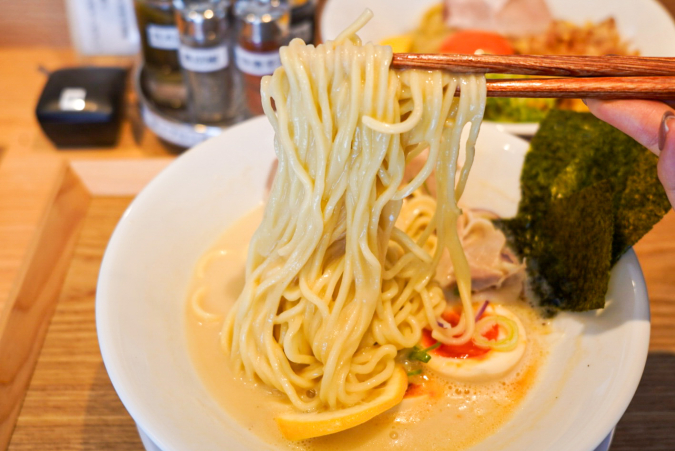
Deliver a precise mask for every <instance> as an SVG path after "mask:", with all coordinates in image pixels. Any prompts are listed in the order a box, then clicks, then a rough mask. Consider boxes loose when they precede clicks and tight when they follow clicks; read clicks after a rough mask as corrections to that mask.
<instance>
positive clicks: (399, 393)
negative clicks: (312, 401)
mask: <svg viewBox="0 0 675 451" xmlns="http://www.w3.org/2000/svg"><path fill="white" fill-rule="evenodd" d="M406 388H408V375H407V374H406V372H405V370H404V369H403V368H401V367H398V366H397V367H396V368H395V369H394V374H393V375H392V376H391V378H390V379H389V380H388V381H387V382H386V383H385V384H384V385H383V386H382V387H381V388H377V389H375V390H374V391H375V395H374V397H371V398H370V400H369V401H366V402H362V403H360V404H357V405H355V406H352V407H348V408H346V409H341V410H332V411H327V412H321V413H289V414H286V415H281V416H279V417H277V418H275V419H274V421H276V422H277V426H279V430H281V434H282V435H283V436H284V437H285V438H286V439H288V440H305V439H308V438H312V437H320V436H322V435H328V434H333V433H335V432H340V431H344V430H345V429H349V428H353V427H354V426H358V425H359V424H361V423H365V422H366V421H368V420H370V419H371V418H373V417H375V416H377V415H379V414H381V413H382V412H384V411H386V410H389V409H391V408H392V407H394V406H395V405H397V404H398V403H400V402H401V400H402V399H403V395H404V394H405V391H406Z"/></svg>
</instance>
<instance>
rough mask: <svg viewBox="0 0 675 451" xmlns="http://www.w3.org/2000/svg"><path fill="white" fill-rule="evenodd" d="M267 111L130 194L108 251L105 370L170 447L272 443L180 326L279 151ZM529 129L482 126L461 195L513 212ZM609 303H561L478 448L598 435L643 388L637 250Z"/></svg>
mask: <svg viewBox="0 0 675 451" xmlns="http://www.w3.org/2000/svg"><path fill="white" fill-rule="evenodd" d="M272 138H273V134H272V130H271V127H270V126H269V124H268V123H267V121H266V118H264V117H260V118H256V119H253V120H251V121H248V122H245V123H243V124H242V125H239V126H236V127H233V128H231V129H229V130H227V131H225V132H224V133H223V134H222V135H221V136H219V137H217V138H214V139H212V140H209V141H207V142H205V143H203V144H200V145H198V146H197V147H196V148H194V149H192V150H190V151H189V152H187V153H185V154H184V155H182V156H181V157H179V158H178V159H177V160H176V161H175V162H174V163H172V164H171V165H170V166H168V167H167V168H166V169H165V170H164V171H163V172H162V173H161V174H160V175H159V176H158V177H157V178H156V179H154V180H153V181H152V182H151V183H150V184H149V185H148V186H147V187H146V188H145V189H144V190H143V192H141V194H140V195H139V196H138V197H137V198H136V199H135V200H134V201H133V202H132V204H131V206H130V207H129V209H128V210H127V212H126V213H125V214H124V216H123V217H122V219H121V221H120V223H119V225H118V226H117V228H116V230H115V232H114V234H113V236H112V238H111V240H110V243H109V245H108V248H107V250H106V253H105V257H104V259H103V263H102V266H101V272H100V276H99V283H98V289H97V295H96V324H97V330H98V337H99V343H100V346H101V353H102V355H103V360H104V362H105V365H106V368H107V370H108V374H109V375H110V379H111V380H112V383H113V385H114V387H115V389H116V390H117V393H118V395H119V397H120V399H121V400H122V402H123V403H124V405H125V407H126V408H127V410H128V411H129V413H130V414H131V416H132V417H133V418H134V420H135V421H136V422H137V424H138V426H139V428H140V429H142V430H143V431H144V433H145V434H146V435H147V437H146V438H147V440H148V442H147V443H150V441H152V442H153V443H154V444H156V446H157V447H158V448H159V449H161V450H163V451H184V450H192V449H194V450H200V451H208V450H222V449H228V450H244V449H269V446H266V445H265V444H264V443H262V442H261V441H260V439H258V438H257V437H255V436H252V435H251V434H250V433H249V432H248V431H247V430H245V429H243V428H241V427H240V426H239V425H238V424H237V423H236V422H235V421H234V420H233V419H232V418H231V417H230V416H229V415H228V414H227V412H226V411H224V410H223V409H222V408H221V407H220V406H219V405H218V404H217V402H216V401H215V400H214V399H213V398H212V397H211V396H210V395H209V393H208V391H207V389H206V388H205V386H204V385H203V383H202V382H201V380H200V379H199V377H198V375H197V373H196V371H195V369H194V368H193V365H192V361H191V358H190V356H189V354H188V347H187V342H186V337H185V318H184V312H185V309H186V296H187V289H188V284H189V282H190V279H191V277H192V274H193V269H194V266H195V264H196V262H197V260H198V258H199V257H200V256H201V255H202V254H203V253H204V252H205V251H206V250H207V249H208V248H209V247H210V246H211V245H212V243H213V242H214V241H215V240H216V239H217V238H218V237H219V235H220V234H221V233H222V231H223V230H224V229H226V228H227V227H228V225H230V224H232V222H233V221H234V220H236V219H237V218H238V217H240V216H241V215H243V214H244V213H245V212H247V211H248V210H250V209H251V208H252V207H254V206H255V205H257V204H259V202H260V200H261V199H262V196H263V186H264V183H265V179H266V177H267V171H268V168H269V165H270V163H271V162H272V160H273V158H274V154H273V147H272ZM526 149H527V143H526V142H525V141H523V140H521V139H519V138H516V137H514V136H510V135H507V134H504V133H502V132H499V131H498V130H497V129H496V128H495V127H494V126H491V125H489V124H486V125H484V126H483V127H482V130H481V135H480V138H479V141H478V157H477V158H476V163H475V167H474V170H473V172H472V174H471V177H470V181H469V184H468V186H467V191H466V198H465V200H466V202H467V203H469V204H470V205H472V206H475V207H481V208H488V209H491V210H494V211H497V212H499V213H501V214H502V215H508V214H513V213H514V212H515V211H516V205H517V202H518V198H519V190H518V178H519V173H520V166H521V164H522V159H523V155H524V154H525V151H526ZM607 298H608V300H609V307H608V308H607V309H605V310H604V311H603V312H601V313H598V312H591V313H586V314H562V315H559V316H558V317H557V318H556V319H555V321H554V329H555V331H556V332H555V333H554V334H553V338H552V341H554V343H553V344H552V348H551V355H550V358H549V361H548V363H547V365H546V366H545V367H544V369H543V370H542V372H541V375H540V380H539V382H538V384H537V385H536V387H535V388H534V389H533V390H532V392H531V393H530V394H529V395H528V397H527V398H526V399H525V400H524V402H523V404H522V405H521V407H520V408H519V409H518V412H517V413H516V414H515V415H514V418H513V419H512V420H511V421H510V422H509V423H508V424H507V425H506V426H505V427H503V428H502V429H501V430H499V431H498V432H497V433H496V434H495V435H493V436H491V437H489V438H488V439H487V440H486V441H485V442H483V443H481V444H480V445H478V446H476V447H475V448H474V449H475V450H490V451H495V450H505V451H515V450H524V449H528V450H574V451H588V450H592V449H594V448H595V447H596V446H597V445H598V444H599V443H600V442H601V441H602V440H603V439H604V438H605V437H606V436H607V434H608V433H609V431H610V430H611V428H612V427H613V426H614V425H615V424H616V423H617V421H618V420H619V418H620V417H621V415H622V414H623V412H624V410H625V409H626V407H627V406H628V403H629V402H630V400H631V398H632V396H633V394H634V392H635V389H636V388H637V385H638V382H639V380H640V376H641V374H642V369H643V367H644V363H645V360H646V356H647V347H648V342H649V305H648V300H647V294H646V290H645V285H644V280H643V278H642V273H641V271H640V266H639V264H638V262H637V258H636V257H635V254H634V253H633V252H632V251H629V252H628V253H627V254H626V256H624V257H623V258H622V259H621V261H620V262H619V263H618V264H617V265H616V267H615V268H614V269H613V271H612V279H611V284H610V290H609V293H608V295H607Z"/></svg>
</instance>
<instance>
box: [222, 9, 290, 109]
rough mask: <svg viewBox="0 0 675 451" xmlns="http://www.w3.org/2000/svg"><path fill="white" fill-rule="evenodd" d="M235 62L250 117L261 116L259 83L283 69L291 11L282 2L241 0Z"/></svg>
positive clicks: (238, 13) (237, 13)
mask: <svg viewBox="0 0 675 451" xmlns="http://www.w3.org/2000/svg"><path fill="white" fill-rule="evenodd" d="M235 14H236V16H237V22H238V36H237V45H236V47H235V59H236V62H237V68H238V69H239V70H240V71H241V73H242V78H243V82H244V94H245V97H246V105H247V107H248V110H249V112H250V113H251V114H262V113H263V109H262V105H261V103H260V80H261V79H262V77H263V76H264V75H270V74H272V73H273V72H274V70H275V69H276V68H277V67H279V66H281V59H280V58H279V47H281V46H282V45H284V44H286V43H287V41H288V31H289V24H290V8H289V6H288V4H287V3H286V2H285V1H280V0H239V1H238V2H237V3H236V4H235Z"/></svg>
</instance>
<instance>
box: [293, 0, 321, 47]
mask: <svg viewBox="0 0 675 451" xmlns="http://www.w3.org/2000/svg"><path fill="white" fill-rule="evenodd" d="M290 3H291V27H290V36H289V37H290V39H295V38H300V39H302V40H303V41H305V44H313V43H314V30H315V27H314V16H315V14H316V0H290Z"/></svg>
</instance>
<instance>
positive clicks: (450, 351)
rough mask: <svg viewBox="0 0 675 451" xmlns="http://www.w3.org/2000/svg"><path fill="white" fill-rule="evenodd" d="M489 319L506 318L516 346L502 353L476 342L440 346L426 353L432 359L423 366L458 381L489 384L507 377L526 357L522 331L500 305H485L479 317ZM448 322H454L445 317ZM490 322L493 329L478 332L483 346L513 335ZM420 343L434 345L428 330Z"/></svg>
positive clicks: (508, 311)
mask: <svg viewBox="0 0 675 451" xmlns="http://www.w3.org/2000/svg"><path fill="white" fill-rule="evenodd" d="M450 315H452V313H451V314H450ZM455 315H456V314H455ZM444 316H445V315H444ZM490 316H494V317H502V318H507V319H508V320H510V321H507V322H508V324H509V325H510V327H516V328H517V332H516V333H517V338H515V337H514V340H515V346H513V345H511V346H509V347H508V350H501V349H499V347H497V348H496V349H495V348H491V347H484V346H479V345H478V344H476V342H475V341H476V340H475V339H474V340H471V341H469V342H468V343H466V344H464V345H459V346H449V345H445V344H443V345H440V346H439V347H437V348H436V349H432V350H429V351H428V353H429V354H430V355H431V360H429V362H427V363H426V366H427V367H428V368H429V369H431V370H433V371H435V372H437V373H440V374H442V375H444V376H446V377H448V378H450V379H452V380H455V381H460V382H489V381H492V380H494V379H499V378H502V377H504V376H506V375H507V374H508V373H509V372H511V371H512V370H513V369H514V368H515V367H516V365H518V362H520V360H521V359H522V358H523V355H524V354H525V347H526V345H527V336H526V334H525V328H524V327H523V324H522V323H521V321H520V320H519V319H518V317H517V316H516V315H515V314H513V313H512V312H511V311H510V310H508V309H507V308H506V307H503V306H501V305H494V304H490V305H488V306H487V308H486V309H485V311H484V312H483V314H482V316H481V320H482V319H484V318H488V317H490ZM448 319H450V322H451V323H452V322H453V321H452V318H446V320H448ZM502 321H503V320H502ZM488 323H489V321H488ZM493 323H494V325H493V326H491V327H488V328H484V329H486V330H483V331H482V332H481V333H482V334H483V338H484V340H480V341H483V343H484V342H485V340H488V341H489V340H492V341H493V342H494V343H498V342H499V341H504V339H506V338H507V337H506V335H507V334H509V333H513V331H509V330H507V329H508V328H504V327H502V326H500V325H499V322H497V321H494V322H493ZM474 337H475V335H474ZM421 344H422V346H423V347H424V348H429V347H432V346H433V345H435V344H436V340H434V339H433V338H432V337H431V333H430V331H428V330H426V329H425V330H424V334H423V335H422V343H421Z"/></svg>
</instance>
